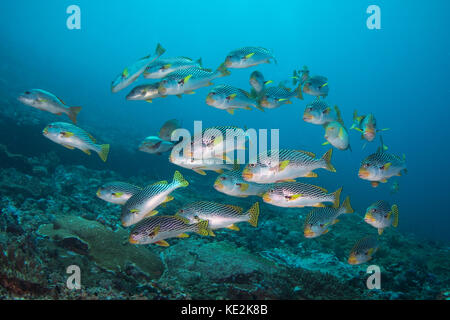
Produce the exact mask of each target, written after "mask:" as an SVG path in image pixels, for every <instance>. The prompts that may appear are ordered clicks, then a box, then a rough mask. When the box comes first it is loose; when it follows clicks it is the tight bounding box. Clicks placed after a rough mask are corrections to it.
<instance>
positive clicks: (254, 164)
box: [248, 163, 256, 168]
mask: <svg viewBox="0 0 450 320" xmlns="http://www.w3.org/2000/svg"><path fill="white" fill-rule="evenodd" d="M248 166H249V167H250V168H254V167H256V163H250V164H249V165H248Z"/></svg>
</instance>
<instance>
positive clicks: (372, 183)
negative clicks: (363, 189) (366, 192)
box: [370, 181, 380, 188]
mask: <svg viewBox="0 0 450 320" xmlns="http://www.w3.org/2000/svg"><path fill="white" fill-rule="evenodd" d="M370 184H371V185H372V187H374V188H376V187H378V185H379V184H380V183H379V182H378V181H372V182H371V183H370Z"/></svg>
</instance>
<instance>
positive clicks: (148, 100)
mask: <svg viewBox="0 0 450 320" xmlns="http://www.w3.org/2000/svg"><path fill="white" fill-rule="evenodd" d="M145 101H146V102H148V103H152V102H153V100H152V99H147V100H145Z"/></svg>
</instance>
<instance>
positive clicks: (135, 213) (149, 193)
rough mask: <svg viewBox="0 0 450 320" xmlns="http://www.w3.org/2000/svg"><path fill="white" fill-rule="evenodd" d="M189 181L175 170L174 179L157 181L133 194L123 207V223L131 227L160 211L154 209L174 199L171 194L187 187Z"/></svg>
mask: <svg viewBox="0 0 450 320" xmlns="http://www.w3.org/2000/svg"><path fill="white" fill-rule="evenodd" d="M188 185H189V182H187V181H186V180H185V179H184V178H183V176H182V175H181V173H180V172H178V171H175V174H174V175H173V181H172V182H171V183H168V182H167V181H159V182H155V183H153V184H151V185H149V186H147V187H145V188H144V189H142V190H141V191H139V192H138V193H136V194H134V195H133V196H131V198H130V199H128V201H127V202H126V203H125V205H124V206H123V207H122V225H123V226H124V227H129V226H131V225H133V224H135V223H138V222H139V221H141V220H142V219H144V218H146V217H149V216H153V215H155V214H157V213H158V211H156V210H154V209H155V208H156V207H157V206H159V205H160V204H163V203H165V202H168V201H171V200H173V197H172V196H171V195H170V194H171V193H172V192H173V191H174V190H176V189H178V188H181V187H187V186H188Z"/></svg>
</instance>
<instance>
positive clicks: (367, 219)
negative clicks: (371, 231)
mask: <svg viewBox="0 0 450 320" xmlns="http://www.w3.org/2000/svg"><path fill="white" fill-rule="evenodd" d="M364 221H365V222H375V218H374V216H373V215H372V214H371V213H366V215H365V217H364Z"/></svg>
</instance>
